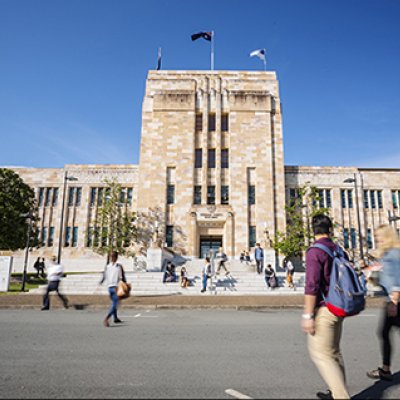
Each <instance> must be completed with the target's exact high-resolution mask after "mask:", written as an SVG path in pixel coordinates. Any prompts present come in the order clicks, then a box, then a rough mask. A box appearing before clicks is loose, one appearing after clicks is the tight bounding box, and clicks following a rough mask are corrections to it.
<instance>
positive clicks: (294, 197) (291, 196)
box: [289, 189, 298, 206]
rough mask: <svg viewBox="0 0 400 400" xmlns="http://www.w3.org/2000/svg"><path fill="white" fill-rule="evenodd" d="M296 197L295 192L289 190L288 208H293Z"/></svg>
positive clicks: (294, 190)
mask: <svg viewBox="0 0 400 400" xmlns="http://www.w3.org/2000/svg"><path fill="white" fill-rule="evenodd" d="M297 197H298V193H297V190H296V189H289V204H290V206H293V205H294V204H295V202H296V199H297Z"/></svg>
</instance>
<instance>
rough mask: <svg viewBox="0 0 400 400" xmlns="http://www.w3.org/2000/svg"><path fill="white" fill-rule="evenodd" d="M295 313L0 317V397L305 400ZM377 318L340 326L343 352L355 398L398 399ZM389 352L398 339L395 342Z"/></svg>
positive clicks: (307, 380) (311, 393)
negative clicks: (378, 375)
mask: <svg viewBox="0 0 400 400" xmlns="http://www.w3.org/2000/svg"><path fill="white" fill-rule="evenodd" d="M300 313H301V312H300V311H296V310H286V311H234V310H152V311H146V310H143V311H137V310H122V311H121V313H120V317H121V318H122V319H124V320H125V321H126V322H125V323H124V324H122V325H118V326H115V325H114V326H112V327H110V328H105V327H103V325H102V320H103V318H104V312H101V311H87V310H84V311H76V310H68V311H63V310H51V311H50V312H40V311H36V310H0V338H1V341H0V398H231V399H232V398H233V397H232V396H231V395H229V394H228V393H227V390H228V392H229V389H231V390H235V391H236V392H229V393H233V394H236V395H237V396H238V397H240V394H242V395H245V396H248V397H250V398H315V393H316V392H317V391H318V390H321V389H325V387H324V383H323V382H322V380H321V378H320V377H319V375H318V373H317V371H316V369H315V367H314V365H313V364H312V363H311V361H310V359H309V357H308V354H307V350H306V337H305V335H304V334H303V333H301V331H300V329H299V317H300ZM378 315H379V311H378V310H376V309H368V310H366V311H365V312H364V313H363V314H362V315H361V316H358V317H352V318H349V319H347V320H346V321H345V329H344V336H343V352H344V358H345V363H346V367H347V373H348V383H349V389H350V393H351V394H352V395H353V396H356V398H400V386H399V385H400V372H398V371H399V369H400V362H399V354H398V353H397V354H396V352H395V354H394V359H393V361H394V365H393V370H394V371H395V372H397V374H396V376H395V380H394V381H393V382H392V383H391V384H388V383H378V384H375V383H374V381H371V380H370V379H368V378H367V377H366V375H365V372H366V370H368V369H371V368H374V367H376V366H377V365H378V362H379V359H380V356H379V349H378V342H377V339H376V335H375V331H376V326H377V322H378ZM396 341H397V344H398V342H399V338H396Z"/></svg>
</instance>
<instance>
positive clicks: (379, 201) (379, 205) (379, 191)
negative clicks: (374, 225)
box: [376, 190, 383, 209]
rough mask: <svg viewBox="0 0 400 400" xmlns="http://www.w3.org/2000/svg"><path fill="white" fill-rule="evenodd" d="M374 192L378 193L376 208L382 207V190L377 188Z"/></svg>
mask: <svg viewBox="0 0 400 400" xmlns="http://www.w3.org/2000/svg"><path fill="white" fill-rule="evenodd" d="M376 193H377V194H378V208H380V209H382V208H383V202H382V190H377V192H376Z"/></svg>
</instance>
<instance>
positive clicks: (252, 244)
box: [249, 226, 256, 247]
mask: <svg viewBox="0 0 400 400" xmlns="http://www.w3.org/2000/svg"><path fill="white" fill-rule="evenodd" d="M255 246H256V227H255V226H249V247H255Z"/></svg>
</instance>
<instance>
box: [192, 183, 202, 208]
mask: <svg viewBox="0 0 400 400" xmlns="http://www.w3.org/2000/svg"><path fill="white" fill-rule="evenodd" d="M193 204H201V186H200V185H196V186H195V187H194V193H193Z"/></svg>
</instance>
